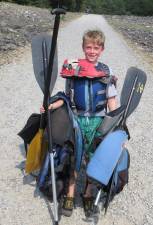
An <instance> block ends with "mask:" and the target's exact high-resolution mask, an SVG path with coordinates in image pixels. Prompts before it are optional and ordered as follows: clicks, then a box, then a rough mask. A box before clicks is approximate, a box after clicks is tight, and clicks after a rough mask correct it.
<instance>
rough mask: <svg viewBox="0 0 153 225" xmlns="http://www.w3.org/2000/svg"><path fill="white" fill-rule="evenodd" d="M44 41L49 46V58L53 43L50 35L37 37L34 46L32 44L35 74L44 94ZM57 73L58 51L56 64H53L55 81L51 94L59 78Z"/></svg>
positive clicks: (52, 83) (33, 42)
mask: <svg viewBox="0 0 153 225" xmlns="http://www.w3.org/2000/svg"><path fill="white" fill-rule="evenodd" d="M44 41H45V42H46V45H47V54H48V58H49V53H50V48H51V42H52V37H51V36H50V35H46V34H40V35H37V36H35V37H34V38H33V39H32V44H31V48H32V62H33V69H34V74H35V77H36V80H37V82H38V84H39V86H40V88H41V90H42V92H43V93H44V90H45V79H44V65H43V52H42V43H43V42H44ZM57 73H58V58H57V50H56V52H55V57H54V64H53V73H52V79H53V80H52V82H51V85H50V89H49V91H50V94H51V93H52V91H53V88H54V84H55V82H56V78H57Z"/></svg>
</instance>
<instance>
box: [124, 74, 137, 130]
mask: <svg viewBox="0 0 153 225" xmlns="http://www.w3.org/2000/svg"><path fill="white" fill-rule="evenodd" d="M137 80H138V75H137V76H136V77H135V80H134V82H133V87H132V90H131V93H130V96H129V99H128V103H127V106H126V109H125V112H124V114H123V119H122V122H121V125H122V126H124V124H125V122H126V118H127V114H128V110H129V107H130V104H131V100H132V97H133V94H134V91H135V88H136V84H137Z"/></svg>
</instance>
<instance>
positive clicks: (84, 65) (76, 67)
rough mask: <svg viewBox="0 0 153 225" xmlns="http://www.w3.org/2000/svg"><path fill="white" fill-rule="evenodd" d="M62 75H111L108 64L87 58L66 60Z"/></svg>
mask: <svg viewBox="0 0 153 225" xmlns="http://www.w3.org/2000/svg"><path fill="white" fill-rule="evenodd" d="M60 74H61V76H62V77H65V78H72V77H82V78H83V77H86V78H100V77H104V76H107V75H109V68H108V66H107V65H105V64H103V63H101V62H98V63H97V65H96V66H95V65H94V64H92V63H90V62H88V61H87V60H86V59H76V60H67V59H66V60H65V61H64V64H63V67H62V70H61V73H60Z"/></svg>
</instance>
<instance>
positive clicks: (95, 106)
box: [49, 30, 117, 216]
mask: <svg viewBox="0 0 153 225" xmlns="http://www.w3.org/2000/svg"><path fill="white" fill-rule="evenodd" d="M104 43H105V36H104V34H103V32H101V31H99V30H91V31H87V32H86V33H85V34H84V36H83V43H82V49H83V52H84V55H85V57H84V59H78V60H71V61H70V60H65V62H64V64H63V68H62V71H61V76H62V77H64V78H66V79H67V88H66V95H67V96H68V97H69V99H70V104H71V105H72V109H74V110H73V111H74V113H75V114H76V115H77V120H78V123H79V126H80V128H81V131H82V134H83V139H84V150H85V158H86V161H87V162H88V161H89V160H90V158H91V157H92V155H93V152H94V150H95V148H94V146H93V140H94V139H95V138H96V137H98V135H99V134H98V132H97V131H96V129H97V128H98V127H99V125H100V124H101V123H102V120H103V117H104V115H105V113H106V110H107V107H108V108H109V110H110V111H112V110H115V109H116V107H117V103H116V95H117V92H116V88H115V86H114V83H113V82H114V79H112V76H111V73H110V69H109V67H108V66H107V65H105V64H103V63H100V62H98V59H99V57H100V56H101V54H102V52H103V50H104ZM62 104H63V100H59V101H57V102H54V103H53V104H51V105H50V106H49V108H52V109H55V108H57V107H60V106H61V105H62ZM76 177H77V174H76V172H75V171H72V175H71V178H70V181H69V186H68V192H67V196H66V197H65V198H64V202H63V207H62V213H63V215H65V216H71V214H72V211H73V208H74V193H75V186H76V185H75V180H76ZM91 190H92V185H91V184H90V183H89V182H88V181H87V185H86V190H85V193H84V195H83V205H84V211H85V215H86V216H90V214H91V213H92V207H93V202H94V199H93V197H92V195H91Z"/></svg>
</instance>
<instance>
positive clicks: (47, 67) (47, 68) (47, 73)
mask: <svg viewBox="0 0 153 225" xmlns="http://www.w3.org/2000/svg"><path fill="white" fill-rule="evenodd" d="M52 14H55V20H54V28H53V37H52V42H51V50H50V54H49V63H48V55H47V46H46V43H45V41H43V43H42V52H43V66H44V79H45V90H44V99H43V107H44V109H45V110H46V111H47V110H48V109H47V108H48V104H49V100H48V99H49V97H50V95H51V93H49V88H50V86H51V85H52V79H51V75H52V72H53V64H54V56H55V51H56V44H57V36H58V30H59V23H60V14H65V10H64V9H60V8H57V9H54V10H53V11H52ZM45 118H46V113H43V114H42V115H41V119H40V129H44V128H45ZM48 120H49V118H48ZM51 148H52V145H51Z"/></svg>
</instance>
